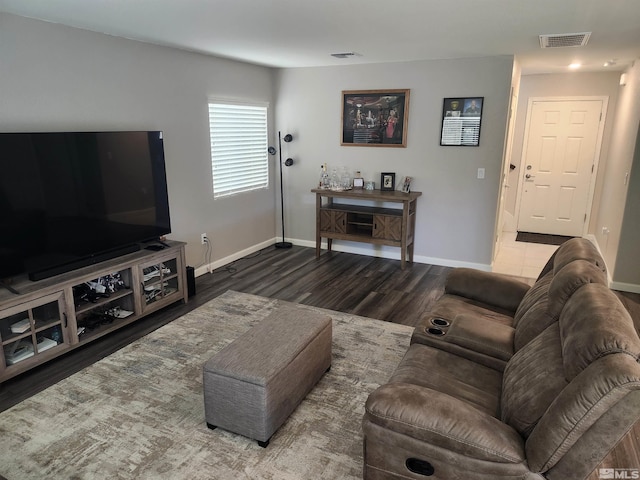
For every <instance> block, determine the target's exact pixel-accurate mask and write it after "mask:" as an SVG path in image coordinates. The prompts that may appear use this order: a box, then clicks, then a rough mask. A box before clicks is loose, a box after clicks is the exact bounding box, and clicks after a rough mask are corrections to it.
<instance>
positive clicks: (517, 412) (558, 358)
mask: <svg viewBox="0 0 640 480" xmlns="http://www.w3.org/2000/svg"><path fill="white" fill-rule="evenodd" d="M566 385H567V381H566V380H565V375H564V368H563V362H562V347H561V344H560V327H559V325H558V322H554V323H553V324H551V325H550V326H549V327H547V329H546V330H545V331H544V332H542V333H541V334H540V335H538V336H537V337H536V338H534V339H533V340H532V341H531V342H529V343H528V344H527V345H526V346H524V347H523V348H522V349H520V350H518V351H517V352H516V353H515V355H514V356H513V357H512V358H511V360H509V362H508V363H507V366H506V368H505V371H504V376H503V380H502V396H501V400H500V417H501V420H502V421H503V422H505V423H507V424H509V425H511V426H512V427H513V428H515V429H516V430H517V431H518V432H519V433H520V434H521V435H522V436H523V437H525V438H526V437H528V436H529V434H530V433H531V431H532V430H533V428H534V427H535V426H536V424H537V423H538V420H540V417H542V415H543V414H544V412H545V411H546V410H547V408H548V407H549V405H551V402H553V400H554V399H555V398H556V397H557V396H558V394H559V393H560V392H561V391H562V389H563V388H564V387H566Z"/></svg>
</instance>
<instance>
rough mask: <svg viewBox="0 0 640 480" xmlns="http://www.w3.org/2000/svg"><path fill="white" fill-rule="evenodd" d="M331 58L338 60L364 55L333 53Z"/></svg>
mask: <svg viewBox="0 0 640 480" xmlns="http://www.w3.org/2000/svg"><path fill="white" fill-rule="evenodd" d="M331 56H332V57H336V58H349V57H361V56H362V55H360V54H359V53H356V52H342V53H332V54H331Z"/></svg>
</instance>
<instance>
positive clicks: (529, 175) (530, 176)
mask: <svg viewBox="0 0 640 480" xmlns="http://www.w3.org/2000/svg"><path fill="white" fill-rule="evenodd" d="M524 178H526V179H527V180H528V179H530V178H533V175H531V174H529V173H527V174H526V175H525V176H524Z"/></svg>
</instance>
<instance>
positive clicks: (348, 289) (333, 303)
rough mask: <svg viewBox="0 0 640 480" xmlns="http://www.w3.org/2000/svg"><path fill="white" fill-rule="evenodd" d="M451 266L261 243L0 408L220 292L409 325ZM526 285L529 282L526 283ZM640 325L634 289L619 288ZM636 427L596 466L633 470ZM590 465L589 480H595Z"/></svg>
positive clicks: (9, 384)
mask: <svg viewBox="0 0 640 480" xmlns="http://www.w3.org/2000/svg"><path fill="white" fill-rule="evenodd" d="M450 270H451V269H450V268H448V267H440V266H435V265H426V264H419V263H416V264H408V265H407V268H406V269H405V270H402V269H401V268H400V261H398V260H388V259H381V258H374V257H368V256H363V255H354V254H347V253H340V252H323V254H322V255H321V256H320V258H318V259H316V257H315V249H313V248H306V247H298V246H294V247H293V248H291V249H276V248H274V247H267V248H265V249H263V250H261V251H260V252H257V253H255V254H253V255H250V256H247V257H245V258H242V259H240V260H237V261H236V262H233V263H232V264H229V265H227V266H225V267H223V268H220V269H218V270H216V271H214V272H213V273H209V274H205V275H202V276H200V277H198V278H197V279H196V292H197V293H196V295H195V296H193V297H191V298H190V300H189V302H188V303H186V304H176V305H173V306H170V307H167V308H165V309H163V310H162V311H160V312H157V313H155V314H153V315H151V316H149V317H147V318H143V319H141V320H139V321H137V322H135V323H133V324H131V325H129V326H127V327H125V328H123V329H120V330H118V331H116V332H113V333H112V334H110V335H109V336H106V337H103V338H101V339H98V340H96V341H95V342H92V343H89V344H87V345H84V346H82V347H81V348H78V349H76V350H74V351H72V352H70V353H68V354H66V355H63V356H61V357H59V358H57V359H55V360H53V361H51V362H48V363H47V364H45V365H42V366H40V367H37V368H35V369H33V370H30V371H29V372H26V373H24V374H22V375H20V376H18V377H16V378H13V379H10V380H8V381H6V382H4V383H3V384H0V412H1V411H4V410H6V409H7V408H10V407H11V406H13V405H15V404H17V403H19V402H21V401H22V400H24V399H26V398H29V397H30V396H32V395H34V394H36V393H38V392H40V391H42V390H44V389H45V388H47V387H48V386H50V385H53V384H55V383H56V382H58V381H60V380H62V379H64V378H66V377H68V376H70V375H72V374H74V373H76V372H78V371H80V370H82V369H83V368H85V367H86V366H89V365H91V364H92V363H95V362H96V361H98V360H100V359H101V358H104V357H105V356H107V355H110V354H111V353H113V352H115V351H117V350H119V349H120V348H122V347H123V346H125V345H128V344H129V343H131V342H133V341H134V340H136V339H138V338H140V337H142V336H144V335H146V334H148V333H150V332H151V331H153V330H155V329H157V328H159V327H161V326H162V325H165V324H167V323H169V322H171V321H173V320H175V319H176V318H178V317H180V316H182V315H184V314H185V313H187V312H189V311H191V310H193V309H195V308H197V307H199V306H200V305H203V304H204V303H206V302H208V301H210V300H212V299H213V298H215V297H217V296H219V295H221V294H222V293H224V292H226V291H227V290H236V291H238V292H245V293H251V294H254V295H261V296H265V297H270V298H278V299H281V300H286V301H290V302H295V303H302V304H306V305H312V306H316V307H320V308H326V309H329V310H337V311H341V312H345V313H350V314H354V315H360V316H364V317H369V318H375V319H378V320H384V321H390V322H395V323H401V324H404V325H410V326H413V325H414V324H415V322H416V320H417V319H418V318H419V317H420V316H421V315H422V314H423V313H424V312H425V311H427V310H429V308H430V306H431V305H432V304H433V302H434V301H435V300H436V299H437V298H438V297H439V296H440V295H442V292H443V289H444V279H445V277H446V274H447V273H448V272H449V271H450ZM529 283H532V282H529ZM620 298H621V299H622V301H623V303H624V304H625V306H626V307H627V308H628V309H629V310H630V311H631V312H632V314H633V315H634V319H637V325H640V295H635V294H620ZM638 452H640V427H639V428H636V429H634V430H632V431H631V432H630V433H629V434H628V435H627V437H625V439H623V441H622V442H621V443H620V444H619V445H618V447H616V449H615V450H614V451H613V452H612V453H611V454H610V455H609V456H608V457H607V459H605V461H604V462H603V463H602V465H601V466H602V467H618V468H640V456H639V453H638ZM597 478H598V475H597V470H596V471H595V472H594V473H593V474H592V475H591V477H589V480H597Z"/></svg>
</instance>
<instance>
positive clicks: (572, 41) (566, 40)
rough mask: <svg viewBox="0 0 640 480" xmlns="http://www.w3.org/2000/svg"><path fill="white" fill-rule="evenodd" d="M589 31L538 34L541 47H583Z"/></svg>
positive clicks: (589, 33) (587, 39) (589, 34)
mask: <svg viewBox="0 0 640 480" xmlns="http://www.w3.org/2000/svg"><path fill="white" fill-rule="evenodd" d="M590 36H591V32H582V33H560V34H557V35H540V47H541V48H560V47H584V46H585V45H586V44H587V42H588V41H589V37H590Z"/></svg>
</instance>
